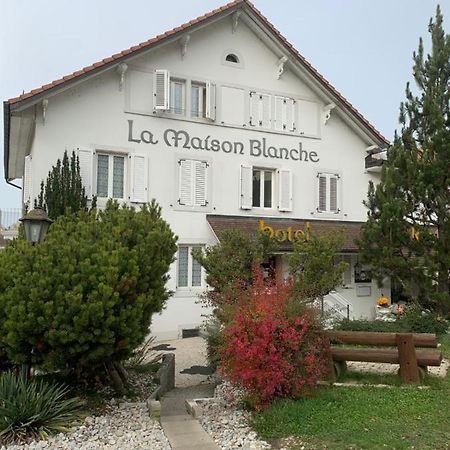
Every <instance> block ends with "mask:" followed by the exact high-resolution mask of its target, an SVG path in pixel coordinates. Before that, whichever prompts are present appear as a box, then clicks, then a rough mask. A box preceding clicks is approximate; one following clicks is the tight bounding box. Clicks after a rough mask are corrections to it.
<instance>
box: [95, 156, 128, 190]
mask: <svg viewBox="0 0 450 450" xmlns="http://www.w3.org/2000/svg"><path fill="white" fill-rule="evenodd" d="M124 184H125V156H120V155H111V154H106V153H99V154H97V197H99V198H118V199H123V198H124Z"/></svg>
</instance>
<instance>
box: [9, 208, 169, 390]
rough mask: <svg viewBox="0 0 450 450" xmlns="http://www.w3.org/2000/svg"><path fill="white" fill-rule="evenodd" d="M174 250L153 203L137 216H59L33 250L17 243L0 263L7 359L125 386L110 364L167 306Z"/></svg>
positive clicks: (127, 352) (122, 211)
mask: <svg viewBox="0 0 450 450" xmlns="http://www.w3.org/2000/svg"><path fill="white" fill-rule="evenodd" d="M175 251H176V238H175V236H174V235H173V233H172V231H171V230H170V227H169V225H168V224H167V223H166V222H165V221H164V220H163V219H162V218H161V209H160V207H159V206H157V205H156V203H152V204H150V205H145V206H144V207H143V208H142V209H141V210H134V209H133V208H129V207H123V208H120V207H119V205H118V204H117V203H113V202H110V203H109V204H108V206H107V207H106V209H105V210H104V211H100V212H98V213H96V212H95V211H93V212H85V211H80V212H78V213H77V214H76V215H68V216H60V217H59V218H58V219H57V220H56V221H55V223H54V224H53V225H52V226H51V227H50V230H49V233H48V235H47V236H46V238H45V240H44V241H43V242H42V243H40V244H39V245H37V246H35V247H32V246H31V245H30V244H29V243H28V242H24V241H23V240H17V242H15V243H14V245H12V246H8V247H7V248H6V249H5V250H4V251H3V252H2V253H3V255H2V257H0V352H4V353H6V354H7V356H8V358H9V359H10V360H11V361H13V362H15V363H26V364H30V365H33V366H35V367H39V368H41V369H44V370H47V371H59V372H61V373H69V372H74V373H75V374H76V375H78V376H79V377H84V376H88V375H98V374H100V373H102V372H104V368H105V366H106V367H107V368H108V374H109V376H110V377H111V379H112V380H114V384H115V387H116V388H117V387H119V388H120V386H119V384H117V383H116V381H120V379H119V378H118V377H117V373H116V371H117V370H118V369H119V368H118V367H113V366H114V365H116V363H117V364H118V363H120V362H121V361H124V360H126V359H128V358H129V357H130V356H131V354H132V352H133V350H134V349H135V348H136V347H138V346H139V345H140V344H141V343H142V342H143V340H144V339H145V337H146V336H147V335H148V333H149V326H150V323H151V317H152V314H153V313H155V312H159V311H161V309H162V308H163V307H164V304H165V301H166V299H167V298H168V295H169V292H168V291H167V290H166V287H165V285H166V281H167V271H168V269H169V265H170V264H171V263H172V261H173V259H174V254H175ZM5 272H7V273H6V274H5ZM2 274H3V275H2ZM119 372H120V371H119ZM119 375H121V376H122V375H124V372H120V373H119ZM124 376H125V375H124Z"/></svg>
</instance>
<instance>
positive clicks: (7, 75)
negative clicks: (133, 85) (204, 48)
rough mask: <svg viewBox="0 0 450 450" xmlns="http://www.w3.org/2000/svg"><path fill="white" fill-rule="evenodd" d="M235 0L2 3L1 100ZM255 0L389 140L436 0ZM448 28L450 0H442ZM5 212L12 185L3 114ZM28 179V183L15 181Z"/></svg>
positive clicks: (0, 205)
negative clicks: (6, 171) (8, 181)
mask: <svg viewBox="0 0 450 450" xmlns="http://www.w3.org/2000/svg"><path fill="white" fill-rule="evenodd" d="M226 2H227V0H164V2H161V1H159V0H158V1H157V0H127V1H125V2H124V1H123V0H122V1H120V0H77V1H73V0H0V17H1V18H2V26H1V27H0V43H1V44H0V98H1V99H2V100H7V99H9V98H12V97H16V96H17V95H19V94H20V93H22V91H25V92H27V91H29V90H31V89H34V88H36V87H39V86H41V85H43V84H46V83H48V82H50V81H52V80H55V79H57V78H60V77H62V76H64V75H67V74H69V73H72V72H73V71H75V70H78V69H80V68H82V67H84V66H87V65H90V64H92V63H93V62H96V61H98V60H101V59H103V58H106V57H108V56H110V55H112V54H114V53H117V52H119V51H121V50H124V49H126V48H128V47H131V46H132V45H135V44H137V43H140V42H142V41H145V40H147V39H149V38H151V37H153V36H155V35H157V34H160V33H162V32H164V31H167V30H169V29H171V28H174V27H176V26H178V25H180V24H182V23H184V22H187V21H189V20H191V19H193V18H195V17H197V16H199V15H202V14H204V13H206V12H209V11H211V10H212V9H214V8H217V7H219V6H222V5H224V4H225V3H226ZM253 3H254V4H255V6H256V7H257V8H258V9H259V10H260V11H261V12H262V13H263V14H264V15H265V16H266V17H267V18H268V19H269V21H270V22H272V24H274V25H275V27H276V28H277V29H278V30H279V31H280V32H281V34H283V35H284V36H285V37H286V38H287V39H288V40H289V41H290V42H291V43H292V44H293V45H294V47H296V48H297V50H299V51H300V53H301V54H303V56H305V57H306V59H307V60H308V61H309V62H310V63H311V64H312V65H313V66H314V67H315V68H316V69H317V70H318V71H319V72H320V73H321V74H322V75H323V76H324V77H325V78H326V79H327V80H328V81H329V82H331V84H333V85H334V86H335V87H336V88H337V89H338V91H339V92H340V93H341V94H343V95H344V97H345V98H347V99H348V100H349V101H350V102H351V103H352V104H353V105H354V106H355V107H356V108H357V109H358V110H359V111H360V112H361V113H362V114H363V115H364V116H365V117H366V118H367V119H368V120H369V121H370V122H371V123H372V124H373V125H374V126H375V127H376V128H377V129H378V130H380V131H381V132H382V133H383V134H384V135H385V136H386V137H387V138H388V139H389V140H391V139H392V138H393V135H394V130H395V129H396V128H397V127H398V111H399V105H400V102H401V101H402V100H404V92H405V86H406V82H407V81H412V54H413V52H414V50H416V49H417V46H418V42H419V37H420V36H422V37H423V38H424V41H425V44H427V43H429V34H428V31H427V30H428V23H429V20H430V18H431V17H432V16H434V14H435V11H436V6H437V4H438V2H437V1H434V0H314V1H311V0H278V1H275V0H253ZM441 3H442V4H441V8H442V12H443V14H444V27H445V29H446V31H447V33H448V32H449V29H450V26H449V24H450V2H449V1H448V0H443V1H442V2H441ZM0 146H1V147H0V148H1V158H0V172H1V173H0V209H6V208H20V198H21V191H20V190H19V189H16V188H13V187H11V186H9V185H8V184H6V182H5V181H4V169H3V113H2V114H0ZM16 183H17V184H21V181H20V180H16Z"/></svg>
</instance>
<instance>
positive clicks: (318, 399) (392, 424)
mask: <svg viewBox="0 0 450 450" xmlns="http://www.w3.org/2000/svg"><path fill="white" fill-rule="evenodd" d="M441 342H442V347H441V349H442V351H443V353H444V355H445V356H446V357H447V358H448V357H449V356H450V336H446V337H445V338H443V339H441ZM383 378H384V377H380V379H383ZM387 379H388V381H389V383H388V384H390V383H392V377H388V378H387ZM371 381H374V380H373V378H372V379H371ZM378 382H379V381H378ZM425 385H428V388H427V389H419V388H417V387H413V386H402V387H392V388H375V387H370V386H362V387H324V388H321V389H320V390H319V392H318V393H317V395H315V396H314V397H312V398H307V399H301V400H296V401H294V400H280V401H277V402H275V403H274V404H273V405H272V406H271V407H270V409H269V410H267V411H264V412H262V413H259V414H257V415H255V417H254V422H253V424H254V427H255V429H256V430H257V431H258V433H259V434H260V435H261V436H262V437H264V438H268V439H270V438H279V437H287V436H291V435H294V436H299V437H300V438H301V440H303V441H306V442H308V443H309V445H310V447H309V448H312V449H314V448H317V449H322V448H327V449H336V450H339V449H399V450H401V449H412V448H414V449H420V450H422V449H423V450H425V449H433V450H438V449H442V450H443V449H449V448H450V376H449V374H447V377H446V378H445V379H438V378H436V377H430V376H427V377H426V379H425ZM291 448H292V450H294V449H295V448H296V447H295V445H294V446H293V447H291ZM298 448H300V447H298ZM306 448H308V447H306Z"/></svg>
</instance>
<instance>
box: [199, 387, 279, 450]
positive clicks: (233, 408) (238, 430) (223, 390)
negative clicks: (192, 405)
mask: <svg viewBox="0 0 450 450" xmlns="http://www.w3.org/2000/svg"><path fill="white" fill-rule="evenodd" d="M238 397H239V393H238V392H237V391H236V390H234V389H233V388H231V387H230V385H229V384H227V383H222V384H221V385H219V386H217V388H216V392H215V397H214V399H211V400H209V401H205V402H204V403H202V408H203V415H202V417H201V418H200V423H201V424H202V426H203V428H204V429H205V431H206V432H207V433H209V434H210V435H211V436H212V438H213V439H214V441H215V442H216V443H217V444H218V445H219V446H220V447H221V448H222V450H236V449H242V450H265V449H270V448H271V446H270V444H268V443H267V442H265V441H262V440H260V439H258V436H257V434H256V433H255V432H254V431H252V429H251V428H250V427H249V425H248V422H249V418H250V413H249V412H247V411H242V410H240V409H238V407H237V400H238Z"/></svg>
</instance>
